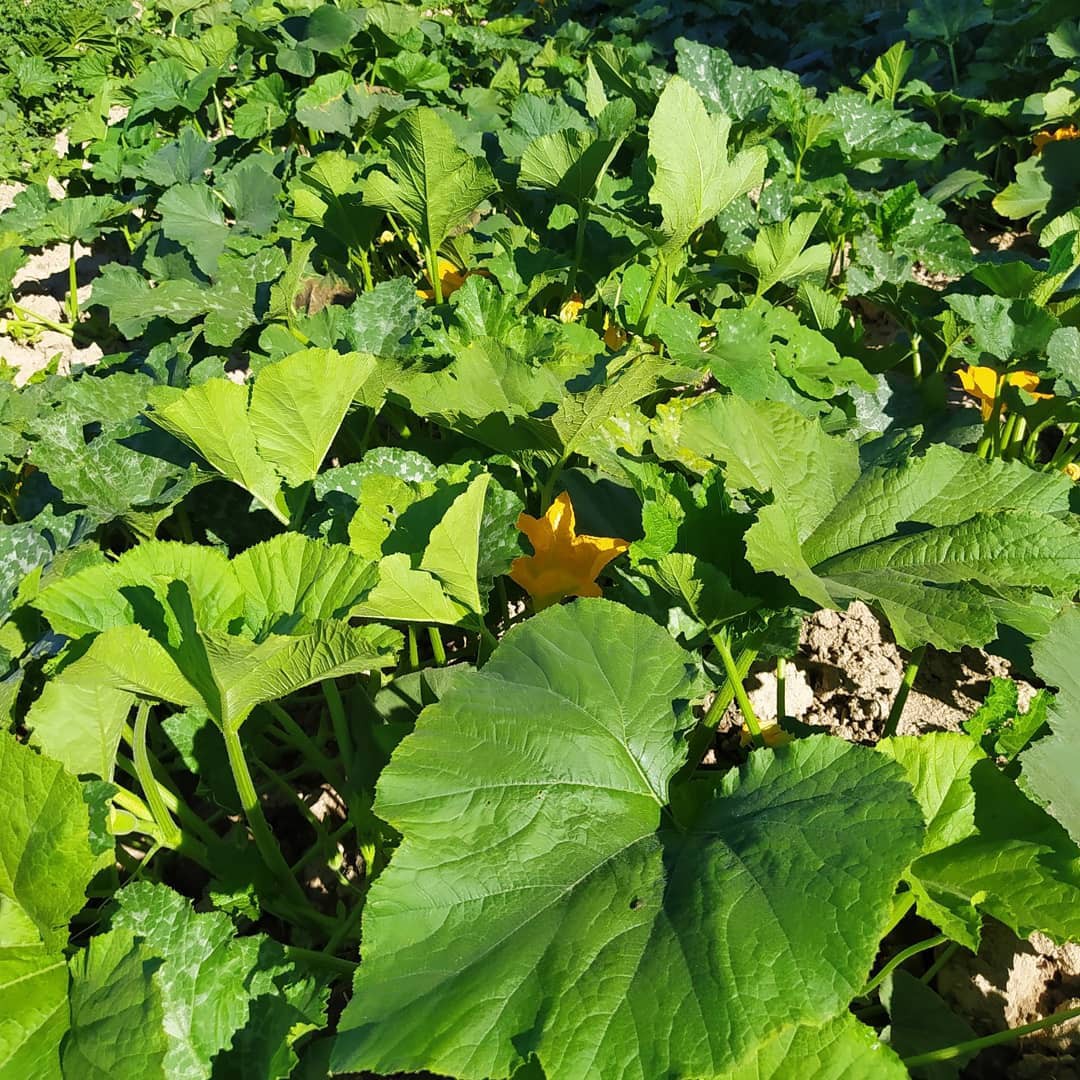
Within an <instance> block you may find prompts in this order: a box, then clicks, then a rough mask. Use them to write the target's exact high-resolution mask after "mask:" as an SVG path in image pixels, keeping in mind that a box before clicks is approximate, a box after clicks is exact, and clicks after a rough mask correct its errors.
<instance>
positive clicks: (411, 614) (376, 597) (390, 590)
mask: <svg viewBox="0 0 1080 1080" xmlns="http://www.w3.org/2000/svg"><path fill="white" fill-rule="evenodd" d="M352 614H353V615H358V616H360V617H361V618H365V619H389V620H392V621H395V622H420V623H437V624H439V625H442V626H457V625H459V624H460V623H461V622H462V621H463V620H465V619H467V618H468V616H469V614H470V611H469V608H468V607H466V606H465V605H464V604H459V603H458V602H457V601H456V600H453V599H451V598H450V597H449V596H447V595H446V592H445V590H444V589H443V587H442V584H441V583H440V582H439V579H438V578H436V577H434V576H433V575H432V574H429V573H428V572H427V571H426V570H413V569H412V567H411V560H410V558H409V556H408V555H406V554H404V553H397V554H394V555H387V556H386V557H385V558H383V559H382V560H381V561H380V563H379V581H378V583H377V584H376V586H375V588H374V589H372V590H371V592H370V593H369V594H368V595H367V596H366V597H365V598H364V600H363V601H362V602H361V603H360V604H358V605H357V606H356V607H355V608H353V611H352Z"/></svg>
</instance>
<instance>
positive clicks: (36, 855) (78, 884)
mask: <svg viewBox="0 0 1080 1080" xmlns="http://www.w3.org/2000/svg"><path fill="white" fill-rule="evenodd" d="M0 793H2V795H3V804H4V807H5V808H6V809H5V812H4V815H3V819H2V820H0V900H2V899H3V898H6V899H7V900H10V901H13V902H14V903H16V904H18V905H19V906H20V907H21V908H22V910H23V911H24V912H25V914H26V915H27V917H29V918H30V919H31V920H33V923H34V925H35V926H36V927H37V931H38V933H39V934H40V935H41V939H42V941H43V942H44V944H45V947H46V949H48V950H49V951H50V952H52V951H53V950H55V949H57V948H59V947H61V946H63V945H64V944H65V943H66V942H67V924H68V921H69V920H70V919H71V917H72V915H74V914H75V912H77V911H78V910H79V909H80V908H81V907H82V906H83V903H84V902H85V899H86V897H85V892H86V886H87V885H88V884H89V882H90V878H91V877H92V876H93V874H94V871H95V870H96V869H97V865H96V864H97V860H96V858H95V857H94V855H93V854H92V853H91V851H90V840H89V835H90V833H89V830H90V824H89V821H90V819H89V816H88V814H87V810H86V804H85V802H84V801H83V797H82V788H81V787H80V785H79V782H78V780H76V779H75V777H73V776H72V775H71V774H70V773H68V772H65V770H64V769H63V768H62V767H61V766H60V765H59V764H58V763H57V762H55V761H52V760H51V759H49V758H47V757H44V756H43V755H41V754H38V753H37V751H35V750H32V749H30V747H28V746H23V745H21V744H20V743H18V742H16V741H15V737H14V736H13V735H8V734H7V733H0Z"/></svg>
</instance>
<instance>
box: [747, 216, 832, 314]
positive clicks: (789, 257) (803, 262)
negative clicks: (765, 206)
mask: <svg viewBox="0 0 1080 1080" xmlns="http://www.w3.org/2000/svg"><path fill="white" fill-rule="evenodd" d="M819 217H820V214H817V213H806V214H799V215H798V217H796V218H794V219H793V220H791V221H780V222H777V223H776V224H775V225H767V226H765V227H764V228H763V229H762V230H761V231H760V232H759V233H758V234H757V236H756V237H755V238H754V244H753V246H752V247H751V248H750V250H749V251H748V252H747V253H746V258H747V261H748V262H749V263H750V266H751V267H752V268H753V271H754V276H755V277H756V278H757V295H758V296H763V295H764V294H765V293H767V292H768V291H769V289H771V288H772V287H773V286H774V285H778V284H780V282H784V283H785V284H789V285H790V284H794V283H796V282H798V281H800V280H801V279H802V278H807V277H821V278H824V275H825V272H826V271H827V270H828V268H829V265H830V263H831V262H832V252H831V251H830V249H829V245H828V244H814V245H813V246H812V247H807V246H806V245H807V244H808V243H809V242H810V234H811V233H812V232H813V231H814V226H815V225H816V224H817V222H818V218H819Z"/></svg>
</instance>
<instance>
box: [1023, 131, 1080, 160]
mask: <svg viewBox="0 0 1080 1080" xmlns="http://www.w3.org/2000/svg"><path fill="white" fill-rule="evenodd" d="M1064 139H1080V128H1077V127H1076V125H1075V124H1069V125H1068V127H1059V128H1056V129H1055V130H1054V131H1040V132H1037V133H1036V134H1035V135H1034V136H1033V137H1032V140H1031V142H1032V144H1033V145H1034V147H1035V153H1036V154H1041V153H1042V150H1043V147H1044V146H1046V144H1047V143H1051V142H1061V141H1063V140H1064Z"/></svg>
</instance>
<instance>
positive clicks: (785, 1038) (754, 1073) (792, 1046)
mask: <svg viewBox="0 0 1080 1080" xmlns="http://www.w3.org/2000/svg"><path fill="white" fill-rule="evenodd" d="M796 1076H797V1077H807V1078H809V1077H813V1078H814V1080H852V1078H854V1077H860V1078H865V1080H871V1078H872V1080H906V1078H907V1077H908V1076H910V1073H908V1071H907V1069H905V1068H904V1066H903V1064H902V1063H901V1061H900V1059H899V1058H898V1057H897V1056H896V1054H895V1053H894V1052H893V1051H892V1050H890V1049H889V1047H888V1046H886V1045H885V1043H883V1042H882V1041H881V1039H880V1038H879V1037H878V1035H877V1032H875V1031H874V1029H873V1028H871V1027H867V1026H866V1025H865V1024H860V1023H859V1022H858V1020H856V1019H855V1017H853V1016H852V1015H851V1014H850V1013H844V1014H843V1015H841V1016H838V1017H836V1018H835V1019H834V1020H830V1021H828V1022H827V1023H825V1024H822V1025H820V1026H814V1025H809V1024H800V1025H799V1026H798V1027H789V1028H784V1029H783V1030H782V1031H780V1032H779V1033H778V1034H776V1035H774V1036H773V1037H772V1038H771V1039H768V1040H767V1041H765V1042H764V1043H762V1044H761V1045H760V1046H759V1047H755V1049H754V1051H753V1053H752V1054H751V1055H750V1056H749V1057H747V1058H745V1059H744V1060H743V1061H741V1062H740V1063H739V1064H738V1065H737V1066H736V1067H735V1068H734V1069H732V1070H731V1071H730V1072H726V1073H725V1074H724V1077H725V1080H788V1077H796Z"/></svg>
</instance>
